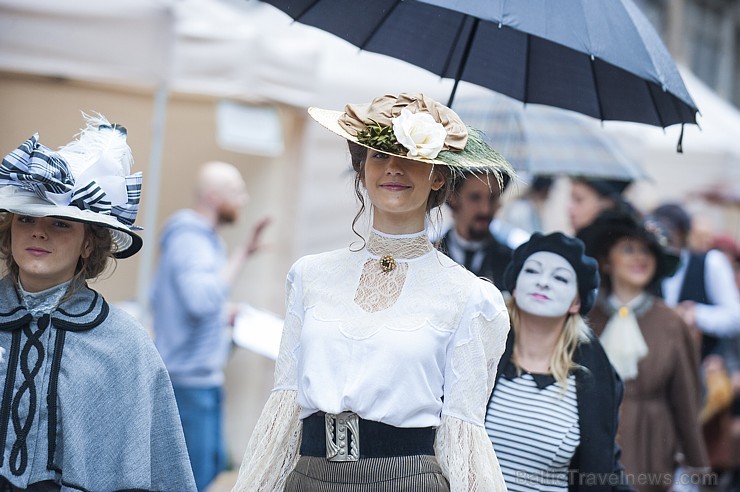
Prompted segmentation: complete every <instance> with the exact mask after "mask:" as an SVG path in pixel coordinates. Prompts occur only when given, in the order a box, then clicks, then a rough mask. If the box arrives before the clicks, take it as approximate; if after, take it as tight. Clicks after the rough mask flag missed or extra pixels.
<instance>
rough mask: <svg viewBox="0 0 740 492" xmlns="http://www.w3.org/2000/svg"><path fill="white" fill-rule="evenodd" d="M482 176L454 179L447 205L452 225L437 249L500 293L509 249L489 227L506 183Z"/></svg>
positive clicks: (466, 175) (499, 205)
mask: <svg viewBox="0 0 740 492" xmlns="http://www.w3.org/2000/svg"><path fill="white" fill-rule="evenodd" d="M509 180H510V178H509V177H508V176H505V177H504V180H503V182H501V183H499V182H498V181H497V180H496V178H495V177H493V176H489V175H486V174H470V173H469V174H465V175H463V176H459V177H456V179H455V181H454V185H453V190H452V194H451V195H450V198H449V200H448V201H447V205H448V206H449V207H450V209H451V210H452V218H453V221H454V225H453V226H452V228H451V229H450V230H449V231H448V232H447V234H445V235H444V237H443V238H442V241H441V243H440V249H441V250H442V251H443V252H444V253H446V254H447V255H448V256H449V257H450V258H452V259H453V260H455V261H456V262H457V263H459V264H461V265H463V266H464V267H465V268H467V269H468V270H470V271H471V272H472V273H474V274H476V275H478V276H479V277H485V278H488V279H489V280H491V281H492V282H493V283H494V285H496V287H498V288H499V290H501V291H502V292H503V291H504V283H503V276H504V270H505V269H506V265H508V264H509V261H510V260H511V253H512V250H511V248H509V247H508V246H506V245H505V244H503V243H501V242H499V241H498V240H497V239H496V238H495V237H494V236H493V234H491V230H490V226H491V222H492V221H493V218H494V217H495V215H496V212H498V210H499V209H500V208H501V194H502V193H503V190H504V189H506V186H507V185H508V184H509Z"/></svg>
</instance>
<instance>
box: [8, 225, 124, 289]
mask: <svg viewBox="0 0 740 492" xmlns="http://www.w3.org/2000/svg"><path fill="white" fill-rule="evenodd" d="M14 216H15V214H13V213H10V212H4V213H0V260H2V261H4V263H5V268H6V270H7V272H8V273H9V274H10V275H11V276H12V278H13V280H14V281H15V282H18V275H19V269H18V264H17V263H16V262H15V260H14V259H13V253H12V249H11V245H12V243H11V240H12V237H11V232H10V228H11V225H12V223H13V217H14ZM63 220H70V219H63ZM83 225H84V226H85V227H84V231H85V239H84V240H85V241H86V242H89V243H90V245H91V246H92V247H91V249H90V256H89V257H87V258H84V259H83V258H82V257H80V258H79V259H78V260H77V268H76V269H75V275H74V277H73V278H72V280H73V281H72V285H74V286H75V288H79V287H80V286H82V285H85V280H90V279H95V278H97V277H99V276H100V274H102V273H103V271H105V268H106V267H107V266H108V260H109V259H113V260H114V261H115V258H114V257H113V238H112V237H111V235H110V232H109V231H108V228H106V227H103V226H99V225H93V224H88V223H83Z"/></svg>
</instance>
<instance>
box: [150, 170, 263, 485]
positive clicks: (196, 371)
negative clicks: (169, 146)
mask: <svg viewBox="0 0 740 492" xmlns="http://www.w3.org/2000/svg"><path fill="white" fill-rule="evenodd" d="M248 199H249V196H248V195H247V191H246V186H245V184H244V180H243V179H242V176H241V174H240V173H239V170H238V169H237V168H236V167H234V166H233V165H231V164H228V163H225V162H208V163H205V164H203V165H202V166H201V168H200V171H199V173H198V181H197V188H196V204H195V206H194V207H193V208H192V209H182V210H179V211H177V212H175V214H174V215H173V216H172V217H171V218H170V219H169V220H168V221H167V224H166V225H165V226H164V229H163V230H162V234H161V236H160V255H159V263H158V265H157V271H156V275H155V278H154V284H153V288H152V291H151V298H150V300H151V309H152V314H153V326H154V334H155V344H156V346H157V349H158V350H159V353H160V355H161V356H162V360H164V363H165V366H166V367H167V370H168V372H169V374H170V379H171V380H172V386H173V388H174V390H175V398H176V400H177V406H178V408H179V411H180V419H181V421H182V427H183V432H184V434H185V443H186V445H187V448H188V455H189V456H190V462H191V465H192V468H193V474H194V476H195V482H196V486H197V487H198V490H205V489H206V487H207V486H208V484H209V483H210V482H211V481H213V479H214V478H215V477H216V476H217V475H218V473H219V472H220V471H222V470H224V469H225V467H226V465H227V463H226V452H225V447H224V444H223V437H222V429H223V411H222V409H223V384H224V367H225V366H226V362H227V359H228V355H229V350H230V347H231V337H230V336H229V331H228V329H227V328H228V325H229V320H230V319H231V315H230V313H229V312H228V300H229V294H230V290H231V286H232V285H233V283H234V281H235V280H236V278H237V276H238V274H239V273H240V271H241V269H242V267H243V265H244V263H245V261H246V260H247V258H248V257H249V256H250V255H252V254H253V253H255V252H256V251H257V250H258V249H259V248H260V243H259V239H260V235H261V233H262V230H263V229H264V227H265V226H266V225H267V223H268V219H262V220H261V221H260V222H259V223H258V224H257V225H256V226H255V227H254V229H253V231H252V235H251V238H250V239H249V240H248V241H247V242H246V243H245V244H243V245H241V246H240V247H238V248H236V249H235V250H234V252H233V253H232V254H231V255H230V256H227V254H226V249H225V247H224V244H223V240H222V238H221V236H220V235H219V232H218V231H219V229H220V228H221V227H222V226H224V225H229V224H234V223H235V222H236V221H237V220H238V218H239V214H240V212H241V210H242V208H243V207H244V205H245V204H246V203H247V201H248Z"/></svg>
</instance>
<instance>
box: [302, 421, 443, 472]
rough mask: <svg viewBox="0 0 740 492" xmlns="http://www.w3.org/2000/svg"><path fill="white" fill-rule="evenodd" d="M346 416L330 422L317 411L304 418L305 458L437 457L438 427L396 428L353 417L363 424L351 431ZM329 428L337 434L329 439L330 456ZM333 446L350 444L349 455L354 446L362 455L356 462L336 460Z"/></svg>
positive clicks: (303, 450)
mask: <svg viewBox="0 0 740 492" xmlns="http://www.w3.org/2000/svg"><path fill="white" fill-rule="evenodd" d="M345 415H346V414H345V413H343V414H339V415H337V416H333V415H330V416H329V417H330V419H333V420H331V421H330V420H328V419H327V414H325V413H324V412H317V413H314V414H313V415H310V416H308V417H306V418H305V419H303V438H302V441H301V455H303V456H319V457H325V458H327V459H330V460H332V461H355V460H356V459H357V455H359V457H360V458H383V457H390V456H414V455H420V454H421V455H434V437H435V428H434V427H394V426H392V425H388V424H383V423H382V422H375V421H373V420H365V419H363V418H359V417H358V416H357V415H356V414H351V415H353V416H354V419H355V420H356V422H357V423H359V425H356V424H355V425H354V426H352V429H350V428H349V427H347V426H346V425H345V419H344V418H343V416H345ZM328 422H329V424H328ZM331 422H333V423H331ZM327 425H328V427H327ZM355 427H358V429H359V430H357V429H355ZM327 429H328V430H329V431H330V432H331V433H332V434H333V435H330V436H329V439H328V441H329V447H330V449H329V453H327ZM333 443H337V444H338V445H340V446H341V445H342V444H345V443H346V446H345V448H346V449H345V450H344V454H345V455H346V454H350V455H352V454H353V453H352V450H353V448H354V447H357V448H359V450H358V451H359V453H357V452H355V457H354V459H353V458H352V457H351V456H350V458H349V459H347V458H346V457H345V458H344V459H343V458H341V457H339V458H335V457H333V456H334V455H336V454H337V451H336V446H335V445H334V444H333ZM339 454H342V452H341V451H340V453H339Z"/></svg>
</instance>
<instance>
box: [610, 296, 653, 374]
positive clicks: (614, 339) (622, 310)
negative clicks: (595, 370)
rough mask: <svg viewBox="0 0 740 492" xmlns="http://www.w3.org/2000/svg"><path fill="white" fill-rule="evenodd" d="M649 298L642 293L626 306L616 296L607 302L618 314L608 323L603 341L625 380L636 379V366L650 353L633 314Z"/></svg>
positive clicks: (611, 359)
mask: <svg viewBox="0 0 740 492" xmlns="http://www.w3.org/2000/svg"><path fill="white" fill-rule="evenodd" d="M646 296H647V294H645V293H642V294H640V295H639V296H637V297H635V298H634V299H632V300H631V301H629V302H627V303H626V304H625V303H622V302H621V301H620V300H619V299H617V298H616V297H615V296H614V295H611V296H609V299H608V300H609V304H610V305H611V306H612V307H613V308H614V309H616V311H615V312H614V314H612V316H611V317H610V318H609V321H608V322H607V323H606V327H605V328H604V332H603V333H602V334H601V337H600V341H601V345H602V346H603V347H604V351H605V352H606V355H607V356H608V357H609V362H611V363H612V366H614V369H615V370H616V371H617V373H618V374H619V376H620V377H621V378H622V380H624V381H628V380H630V379H635V378H636V377H637V364H638V363H639V362H640V361H641V360H642V359H643V358H645V356H647V354H648V347H647V344H646V343H645V339H644V338H643V337H642V332H641V331H640V326H639V325H638V324H637V318H636V317H635V313H634V310H635V308H636V307H637V306H639V305H640V304H642V303H643V302H644V300H645V297H646Z"/></svg>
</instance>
